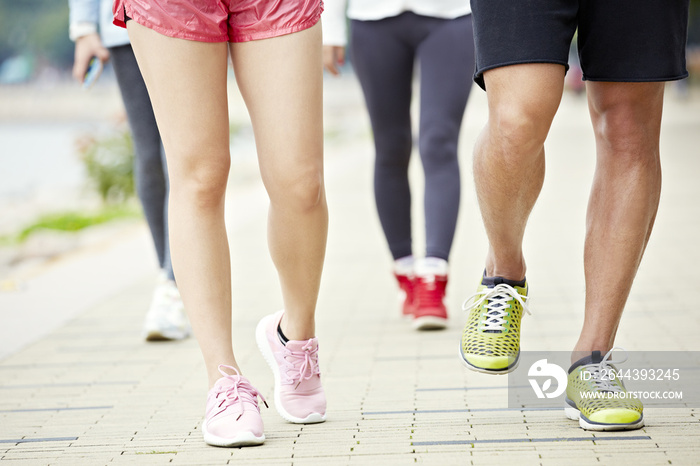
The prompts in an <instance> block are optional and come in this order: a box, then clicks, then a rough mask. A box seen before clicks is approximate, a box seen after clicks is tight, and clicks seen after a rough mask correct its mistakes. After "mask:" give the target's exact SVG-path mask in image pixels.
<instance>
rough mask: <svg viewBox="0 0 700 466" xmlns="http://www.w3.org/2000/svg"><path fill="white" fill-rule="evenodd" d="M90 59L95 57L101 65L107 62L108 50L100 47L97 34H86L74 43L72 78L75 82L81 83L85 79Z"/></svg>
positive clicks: (102, 46) (100, 43) (100, 42)
mask: <svg viewBox="0 0 700 466" xmlns="http://www.w3.org/2000/svg"><path fill="white" fill-rule="evenodd" d="M92 57H97V59H98V60H100V61H101V62H102V63H105V62H106V61H107V60H109V50H107V49H106V48H105V46H104V45H102V41H101V40H100V36H99V34H97V33H92V34H87V35H85V36H82V37H79V38H78V39H76V41H75V59H74V61H73V77H74V78H75V79H76V80H77V81H79V82H81V83H82V82H83V80H84V79H85V73H86V72H87V68H88V65H89V64H90V59H91V58H92Z"/></svg>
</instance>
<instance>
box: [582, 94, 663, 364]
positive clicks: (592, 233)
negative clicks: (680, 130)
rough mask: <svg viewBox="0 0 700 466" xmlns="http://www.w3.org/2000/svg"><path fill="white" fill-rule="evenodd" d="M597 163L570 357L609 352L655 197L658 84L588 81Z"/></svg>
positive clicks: (648, 228) (658, 166)
mask: <svg viewBox="0 0 700 466" xmlns="http://www.w3.org/2000/svg"><path fill="white" fill-rule="evenodd" d="M587 89H588V96H589V97H588V104H589V109H590V113H591V119H592V121H593V128H594V130H595V136H596V148H597V152H598V155H597V163H596V170H595V177H594V179H593V187H592V189H591V195H590V199H589V203H588V216H587V223H586V245H585V251H584V262H585V276H586V315H585V320H584V324H583V330H582V331H581V336H580V338H579V341H578V343H577V344H576V347H575V350H574V355H573V356H572V359H574V360H577V359H580V357H583V356H585V355H586V354H590V352H591V351H594V350H599V351H601V352H603V353H605V352H607V351H608V350H610V349H611V348H612V346H613V343H614V340H615V333H616V332H617V326H618V324H619V323H620V318H621V317H622V311H623V309H624V307H625V302H626V301H627V297H628V295H629V292H630V288H631V287H632V282H633V280H634V277H635V275H636V273H637V269H638V267H639V263H640V261H641V260H642V255H643V254H644V249H645V248H646V245H647V242H648V240H649V236H650V234H651V230H652V227H653V225H654V219H655V218H656V211H657V209H658V206H659V196H660V192H661V163H660V158H659V136H660V130H661V113H662V108H663V92H664V84H663V83H605V82H589V83H587Z"/></svg>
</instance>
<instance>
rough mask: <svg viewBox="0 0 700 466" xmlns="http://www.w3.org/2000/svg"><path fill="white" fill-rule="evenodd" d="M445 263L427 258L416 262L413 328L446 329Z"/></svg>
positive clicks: (437, 259)
mask: <svg viewBox="0 0 700 466" xmlns="http://www.w3.org/2000/svg"><path fill="white" fill-rule="evenodd" d="M446 288H447V261H445V260H443V259H439V258H437V257H428V258H425V259H422V260H419V261H417V262H416V278H415V282H414V310H413V328H414V329H416V330H441V329H444V328H445V327H447V307H445V301H444V300H445V290H446Z"/></svg>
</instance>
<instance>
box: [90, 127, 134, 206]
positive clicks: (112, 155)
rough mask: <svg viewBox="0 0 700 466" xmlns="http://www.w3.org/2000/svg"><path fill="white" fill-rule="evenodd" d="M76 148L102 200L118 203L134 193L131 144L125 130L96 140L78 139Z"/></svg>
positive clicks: (128, 133) (91, 137)
mask: <svg viewBox="0 0 700 466" xmlns="http://www.w3.org/2000/svg"><path fill="white" fill-rule="evenodd" d="M78 151H79V153H80V158H81V160H82V161H83V163H84V164H85V169H86V171H87V175H88V179H89V181H90V183H91V184H92V185H93V186H94V187H95V189H96V190H97V192H98V193H99V195H100V197H101V198H102V200H103V201H104V202H105V203H108V204H118V203H122V202H125V201H126V200H128V199H130V198H132V197H133V196H134V194H135V189H134V145H133V142H132V140H131V133H130V132H129V130H128V129H126V128H125V129H122V130H120V131H117V132H115V133H114V134H111V135H109V136H104V137H101V138H99V139H98V138H95V137H94V136H87V137H85V138H83V139H81V140H80V141H78Z"/></svg>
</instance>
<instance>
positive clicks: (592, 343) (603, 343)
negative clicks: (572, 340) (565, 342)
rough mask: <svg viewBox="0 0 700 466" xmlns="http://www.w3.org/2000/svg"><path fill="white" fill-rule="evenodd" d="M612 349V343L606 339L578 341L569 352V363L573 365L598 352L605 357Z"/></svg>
mask: <svg viewBox="0 0 700 466" xmlns="http://www.w3.org/2000/svg"><path fill="white" fill-rule="evenodd" d="M612 347H613V342H612V341H610V340H608V339H595V340H588V341H580V340H579V342H578V343H576V346H575V347H574V349H573V351H572V352H571V362H572V363H574V362H576V361H578V360H580V359H582V358H585V357H586V356H590V355H591V354H592V353H593V352H594V351H600V354H601V355H605V354H606V353H607V352H608V351H610V350H611V349H612Z"/></svg>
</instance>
